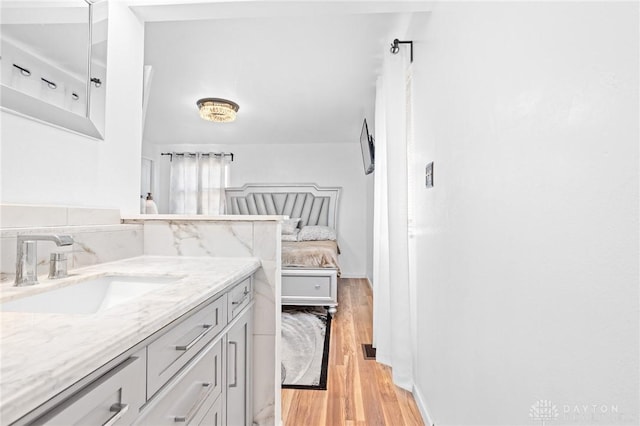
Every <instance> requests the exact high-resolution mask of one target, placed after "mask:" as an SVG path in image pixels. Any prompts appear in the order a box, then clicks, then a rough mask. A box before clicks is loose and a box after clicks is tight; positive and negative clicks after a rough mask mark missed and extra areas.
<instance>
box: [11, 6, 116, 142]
mask: <svg viewBox="0 0 640 426" xmlns="http://www.w3.org/2000/svg"><path fill="white" fill-rule="evenodd" d="M1 7H2V13H1V14H0V33H1V35H2V46H1V49H2V50H1V52H2V57H1V59H0V65H1V72H2V73H1V76H2V77H1V86H0V90H1V97H0V105H1V107H2V110H5V111H7V112H11V113H15V114H18V115H22V116H26V117H29V118H32V119H35V120H38V121H42V122H45V123H48V124H52V125H54V126H58V127H61V128H64V129H67V130H70V131H73V132H76V133H80V134H83V135H87V136H90V137H92V138H95V139H104V128H105V125H104V124H105V120H104V116H105V101H106V85H107V81H106V75H107V17H108V9H107V8H108V3H107V1H106V0H102V1H96V0H72V1H62V2H51V3H47V2H42V1H30V0H26V1H25V0H20V1H3V2H2V6H1Z"/></svg>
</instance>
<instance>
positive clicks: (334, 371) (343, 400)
mask: <svg viewBox="0 0 640 426" xmlns="http://www.w3.org/2000/svg"><path fill="white" fill-rule="evenodd" d="M338 300H339V301H340V306H338V312H337V313H336V314H335V315H334V317H333V322H332V325H331V345H330V347H331V350H330V354H329V374H328V381H327V390H326V391H317V390H298V389H283V390H282V422H283V424H284V425H285V426H325V425H330V426H342V425H344V426H379V425H380V426H382V425H385V426H386V425H388V426H413V425H424V423H423V422H422V418H421V417H420V412H419V411H418V407H417V406H416V403H415V400H414V399H413V395H411V393H409V392H407V391H405V390H403V389H400V388H399V387H397V386H395V385H394V384H393V381H392V379H391V370H390V369H389V367H386V366H384V365H382V364H379V363H377V362H376V361H374V360H365V359H364V356H363V353H362V344H363V343H371V338H372V324H373V314H372V313H373V308H372V295H371V288H370V287H369V284H368V283H367V281H366V280H364V279H348V278H341V279H340V281H339V282H338Z"/></svg>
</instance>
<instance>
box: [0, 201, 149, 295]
mask: <svg viewBox="0 0 640 426" xmlns="http://www.w3.org/2000/svg"><path fill="white" fill-rule="evenodd" d="M0 224H1V226H0V281H1V282H3V283H6V282H13V279H14V276H15V271H16V251H17V236H18V235H37V234H48V235H51V234H63V235H71V236H72V237H73V239H74V244H73V245H72V246H67V247H58V246H56V245H55V244H54V243H53V242H51V241H40V242H38V247H37V254H38V275H46V274H47V273H48V272H49V256H50V254H51V253H54V252H66V253H68V254H67V268H68V269H69V270H71V269H74V268H80V267H83V266H91V265H96V264H98V263H104V262H111V261H114V260H120V259H125V258H128V257H134V256H141V255H142V254H143V252H144V239H143V233H142V231H143V227H142V225H140V224H137V225H135V224H134V225H123V224H121V223H120V212H119V211H118V210H113V209H96V208H77V207H61V206H34V205H9V204H2V205H0Z"/></svg>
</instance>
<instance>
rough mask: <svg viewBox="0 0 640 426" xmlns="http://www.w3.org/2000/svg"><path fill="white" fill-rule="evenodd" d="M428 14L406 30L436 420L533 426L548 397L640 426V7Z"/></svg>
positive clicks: (420, 390)
mask: <svg viewBox="0 0 640 426" xmlns="http://www.w3.org/2000/svg"><path fill="white" fill-rule="evenodd" d="M430 15H431V16H430V17H428V18H427V19H420V20H417V21H416V22H414V24H413V25H412V26H411V27H410V31H409V37H410V39H413V41H414V49H415V61H414V67H415V68H414V80H413V81H414V88H415V92H414V102H415V105H414V111H415V140H416V142H417V144H418V148H417V152H415V153H414V155H413V159H414V161H416V162H417V164H418V165H419V167H418V170H419V171H420V176H418V177H417V179H418V181H421V182H422V181H424V176H423V173H424V165H425V164H426V163H427V162H429V161H432V160H433V161H435V175H434V179H435V187H434V188H433V189H429V190H427V189H425V188H424V187H421V188H419V189H418V190H417V191H416V193H415V194H414V195H415V199H416V200H417V205H416V212H417V214H416V216H417V220H418V228H419V231H420V234H419V236H418V242H417V244H418V250H419V262H418V277H419V279H418V283H419V288H418V296H419V306H420V310H419V312H418V324H417V329H418V334H419V338H418V339H419V341H418V352H419V354H418V357H419V360H420V362H419V363H418V365H417V366H416V367H417V373H416V374H417V375H416V377H415V386H416V390H417V392H416V395H417V396H418V398H419V400H420V401H421V403H423V404H424V406H426V408H427V409H428V411H429V412H430V414H431V417H432V419H433V420H434V421H435V423H436V424H437V425H438V426H445V425H527V424H534V423H535V424H539V420H538V421H535V419H533V418H531V417H530V416H529V410H530V407H531V406H532V405H533V404H534V403H535V402H536V401H538V400H541V399H545V400H550V401H552V403H554V404H555V405H556V407H557V409H558V415H559V417H558V418H557V419H554V421H553V424H554V425H555V424H558V425H560V424H563V425H566V424H571V425H577V424H580V425H588V424H596V423H598V424H638V423H639V422H640V418H639V416H638V404H639V401H640V395H639V392H638V383H639V376H638V371H639V353H638V348H639V346H638V344H639V329H638V320H639V318H638V311H639V306H638V304H639V299H638V296H639V294H638V293H639V292H638V290H639V286H638V282H639V272H638V270H639V265H638V262H639V253H638V234H639V227H638V218H639V212H638V190H639V188H638V178H639V176H638V160H639V156H638V149H639V135H638V127H639V126H638V117H639V110H638V100H639V99H638V75H639V69H638V62H639V61H638V3H637V2H634V3H631V2H627V3H610V2H562V3H555V2H531V3H525V2H495V3H488V2H477V3H476V2H468V3H460V2H447V3H445V2H442V3H437V4H436V6H435V7H434V9H433V12H432V13H431V14H430ZM593 404H596V405H597V411H598V413H597V414H595V415H594V414H593V412H592V411H593V408H592V405H593ZM583 405H588V408H587V410H586V411H587V412H586V413H585V410H584V408H583ZM576 406H577V407H576ZM602 407H604V409H606V410H608V411H607V413H602V412H601V410H602V409H603V408H602ZM567 408H568V409H569V411H570V413H565V410H567ZM614 408H615V409H616V410H617V411H618V412H617V413H611V410H612V409H614ZM576 410H577V411H576ZM548 424H552V422H551V421H550V422H548Z"/></svg>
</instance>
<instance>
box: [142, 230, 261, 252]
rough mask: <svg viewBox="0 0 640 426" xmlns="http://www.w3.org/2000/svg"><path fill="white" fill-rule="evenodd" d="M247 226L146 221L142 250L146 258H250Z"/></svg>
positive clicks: (249, 232) (251, 234)
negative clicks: (166, 256) (161, 256)
mask: <svg viewBox="0 0 640 426" xmlns="http://www.w3.org/2000/svg"><path fill="white" fill-rule="evenodd" d="M252 236H253V224H252V223H250V222H239V223H221V222H182V221H169V222H162V221H150V222H145V224H144V249H145V254H148V255H169V256H212V257H249V256H252V254H251V253H252V245H253V240H252Z"/></svg>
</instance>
